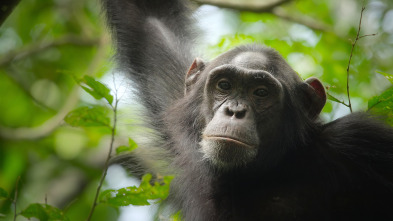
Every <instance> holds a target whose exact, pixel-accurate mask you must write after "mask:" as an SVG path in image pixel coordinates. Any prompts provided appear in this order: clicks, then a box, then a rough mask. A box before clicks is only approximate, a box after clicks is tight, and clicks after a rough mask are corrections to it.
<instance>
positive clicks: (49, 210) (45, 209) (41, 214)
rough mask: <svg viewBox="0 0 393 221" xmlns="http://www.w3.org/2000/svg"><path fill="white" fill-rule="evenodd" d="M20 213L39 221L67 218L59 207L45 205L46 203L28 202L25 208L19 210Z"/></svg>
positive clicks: (65, 219) (65, 220)
mask: <svg viewBox="0 0 393 221" xmlns="http://www.w3.org/2000/svg"><path fill="white" fill-rule="evenodd" d="M21 215H22V216H24V217H26V218H28V219H31V218H33V217H34V218H37V219H39V220H40V221H51V220H64V221H67V220H69V219H68V218H67V217H66V216H65V215H64V213H63V211H61V210H60V209H58V208H56V207H53V206H50V205H47V204H39V203H35V204H30V205H29V206H28V207H27V208H26V209H25V210H23V211H22V212H21Z"/></svg>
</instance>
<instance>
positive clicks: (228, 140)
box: [204, 135, 255, 148]
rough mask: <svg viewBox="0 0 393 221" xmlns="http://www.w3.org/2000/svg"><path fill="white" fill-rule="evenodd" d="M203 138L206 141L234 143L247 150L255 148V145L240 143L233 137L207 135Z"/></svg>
mask: <svg viewBox="0 0 393 221" xmlns="http://www.w3.org/2000/svg"><path fill="white" fill-rule="evenodd" d="M204 137H205V138H206V139H213V140H222V141H224V142H229V143H234V144H237V145H238V146H244V147H247V148H255V145H252V144H248V143H246V142H244V141H241V140H239V139H238V138H234V137H228V136H218V135H209V136H206V135H205V136H204Z"/></svg>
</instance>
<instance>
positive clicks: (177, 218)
mask: <svg viewBox="0 0 393 221" xmlns="http://www.w3.org/2000/svg"><path fill="white" fill-rule="evenodd" d="M181 218H182V214H181V210H179V211H177V213H175V214H173V215H172V216H171V219H170V220H171V221H181V220H182V219H181Z"/></svg>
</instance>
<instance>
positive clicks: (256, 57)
mask: <svg viewBox="0 0 393 221" xmlns="http://www.w3.org/2000/svg"><path fill="white" fill-rule="evenodd" d="M230 63H231V64H233V65H235V66H239V67H243V68H246V69H253V70H266V69H268V68H269V67H268V66H269V64H268V63H269V59H268V58H267V57H266V56H265V55H264V54H262V53H259V52H253V51H246V52H242V53H239V54H237V55H236V56H235V57H234V58H233V59H232V61H231V62H230Z"/></svg>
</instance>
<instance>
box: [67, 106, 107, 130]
mask: <svg viewBox="0 0 393 221" xmlns="http://www.w3.org/2000/svg"><path fill="white" fill-rule="evenodd" d="M108 113H109V111H108V108H106V107H103V106H93V107H80V108H78V109H76V110H73V111H72V112H70V113H69V114H68V115H67V116H66V117H65V118H64V120H65V121H66V122H67V123H68V124H70V125H71V126H74V127H97V126H104V127H109V128H110V127H111V126H110V119H109V117H108Z"/></svg>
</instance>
